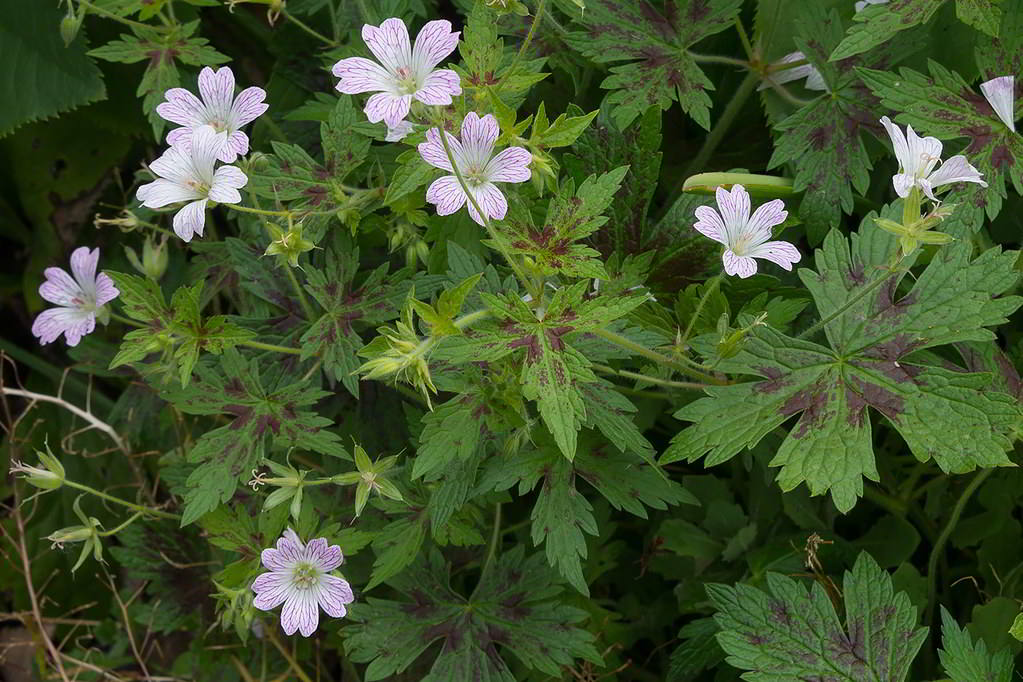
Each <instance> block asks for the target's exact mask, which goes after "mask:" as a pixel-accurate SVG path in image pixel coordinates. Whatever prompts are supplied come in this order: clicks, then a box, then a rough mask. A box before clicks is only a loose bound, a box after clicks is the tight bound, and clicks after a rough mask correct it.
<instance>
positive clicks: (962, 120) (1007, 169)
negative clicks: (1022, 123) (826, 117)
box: [859, 61, 1023, 219]
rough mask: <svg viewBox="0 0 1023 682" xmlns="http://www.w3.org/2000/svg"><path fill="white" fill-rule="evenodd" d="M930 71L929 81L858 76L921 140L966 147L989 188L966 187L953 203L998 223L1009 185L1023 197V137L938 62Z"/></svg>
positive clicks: (871, 73) (915, 75) (911, 75)
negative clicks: (924, 137) (923, 137)
mask: <svg viewBox="0 0 1023 682" xmlns="http://www.w3.org/2000/svg"><path fill="white" fill-rule="evenodd" d="M929 66H930V73H931V75H930V77H927V76H925V75H924V74H922V73H919V72H917V71H914V70H912V69H909V68H902V69H900V70H899V73H898V74H895V73H892V72H890V71H875V70H869V69H860V70H859V73H860V76H861V77H862V78H863V81H864V82H865V83H866V84H867V85H868V86H869V87H870V89H871V90H873V91H874V94H875V95H877V96H878V97H880V98H881V101H882V102H883V103H884V105H885V106H886V107H889V108H890V109H891V110H892V111H897V112H900V113H899V114H898V116H896V121H898V122H900V123H909V124H911V125H912V126H913V127H914V129H915V130H917V132H918V133H920V134H921V135H934V136H935V137H938V138H940V139H943V140H952V139H966V140H967V141H968V145H967V147H966V149H965V150H963V154H964V155H965V156H966V159H967V161H969V162H970V163H971V164H973V165H974V166H976V168H977V170H979V171H980V172H981V173H983V175H984V180H985V181H986V182H987V187H984V186H982V185H980V184H977V183H963V185H964V188H963V189H961V190H957V191H956V192H955V199H954V201H955V202H959V201H960V200H961V201H963V202H964V203H967V204H969V205H970V206H972V207H973V208H974V209H975V210H976V211H978V212H979V211H980V210H984V211H986V212H987V215H988V217H989V218H991V219H994V218H995V216H997V215H998V213H999V212H1000V211H1001V208H1002V201H1003V200H1004V199H1005V196H1006V182H1007V181H1011V182H1012V185H1013V187H1014V188H1015V189H1016V191H1017V192H1023V137H1021V136H1020V135H1019V134H1018V133H1014V132H1013V131H1012V130H1010V129H1009V128H1008V126H1006V125H1005V124H1004V123H1003V122H1002V121H1001V119H999V118H998V115H997V114H995V112H994V110H993V109H992V108H991V106H990V105H989V104H988V103H987V101H986V100H985V99H984V98H983V97H982V96H981V95H979V94H977V93H976V92H974V90H973V88H972V87H971V86H970V84H969V83H967V82H966V81H965V80H964V79H963V77H962V76H960V75H959V74H957V73H956V72H954V71H950V70H949V69H946V68H945V67H944V66H942V65H941V64H938V63H937V62H934V61H932V62H930V64H929ZM999 75H1004V74H999ZM945 156H948V155H947V154H945Z"/></svg>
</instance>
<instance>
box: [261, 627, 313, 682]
mask: <svg viewBox="0 0 1023 682" xmlns="http://www.w3.org/2000/svg"><path fill="white" fill-rule="evenodd" d="M266 634H267V638H268V639H269V640H270V642H271V643H272V644H273V645H274V646H275V647H277V651H279V652H280V654H281V656H283V657H284V660H285V661H287V662H288V665H289V666H291V670H292V672H294V673H295V676H296V677H298V679H299V680H301V681H302V682H313V681H312V679H311V678H310V677H309V675H307V674H306V672H305V671H304V670H302V666H300V665H299V664H298V661H296V660H295V657H294V656H292V655H291V652H290V651H288V648H287V647H286V646H284V644H283V643H281V640H280V639H278V638H277V633H276V632H274V630H273V628H272V627H268V628H266Z"/></svg>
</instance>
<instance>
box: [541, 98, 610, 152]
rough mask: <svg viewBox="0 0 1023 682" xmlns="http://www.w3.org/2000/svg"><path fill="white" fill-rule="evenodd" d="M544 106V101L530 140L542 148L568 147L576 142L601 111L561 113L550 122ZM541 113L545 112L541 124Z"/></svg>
mask: <svg viewBox="0 0 1023 682" xmlns="http://www.w3.org/2000/svg"><path fill="white" fill-rule="evenodd" d="M543 106H544V105H543V102H541V103H540V108H539V110H538V112H537V114H536V121H537V123H534V124H533V130H532V131H531V133H530V137H529V142H530V143H531V144H535V145H537V146H538V147H540V148H541V149H550V148H553V147H567V146H569V145H570V144H572V143H574V142H575V141H576V140H577V139H578V138H579V136H580V135H582V134H583V132H584V131H585V130H586V128H588V127H589V125H590V122H591V121H592V120H593V119H594V118H595V117H596V115H597V114H598V113H599V112H600V110H599V109H598V110H596V111H591V112H590V113H588V114H583V115H582V116H569V115H568V114H567V113H565V114H561V115H560V116H558V117H557V118H556V119H554V121H553V122H551V123H549V124H548V122H547V118H546V111H544V108H543ZM541 113H543V114H544V117H543V119H542V121H543V124H542V125H539V124H538V123H539V121H540V120H541V119H540V116H541Z"/></svg>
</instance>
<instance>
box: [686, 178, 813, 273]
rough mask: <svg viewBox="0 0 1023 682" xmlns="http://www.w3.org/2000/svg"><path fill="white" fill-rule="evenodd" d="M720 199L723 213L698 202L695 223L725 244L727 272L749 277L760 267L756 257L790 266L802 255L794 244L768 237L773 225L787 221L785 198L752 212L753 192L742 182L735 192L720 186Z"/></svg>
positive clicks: (719, 204)
mask: <svg viewBox="0 0 1023 682" xmlns="http://www.w3.org/2000/svg"><path fill="white" fill-rule="evenodd" d="M717 203H718V211H720V213H719V212H718V211H715V210H714V209H713V208H711V207H710V206H698V207H697V208H696V218H697V221H696V223H695V224H694V225H693V227H694V228H696V230H697V231H698V232H700V233H701V234H703V235H704V236H707V237H710V238H711V239H713V240H714V241H716V242H719V243H721V244H724V245H725V253H724V255H723V256H722V260H723V261H724V265H725V273H727V274H729V275H739V277H742V278H744V279H745V278H746V277H749V276H750V275H753V274H754V273H756V271H757V262H756V261H755V260H753V259H754V258H764V259H766V260H769V261H771V262H773V263H777V264H778V265H780V266H781V267H783V268H784V269H786V270H791V269H792V264H793V263H798V262H799V259H800V258H802V256H801V255H800V253H799V250H798V249H796V247H795V246H793V245H792V244H790V243H788V242H781V241H774V242H772V241H768V240H769V239H770V238H771V228H772V227H774V226H775V225H781V224H782V223H783V222H785V217H786V216H787V215H788V211H786V210H785V204H784V203H783V202H782V200H781V199H774V200H773V201H768V202H767V203H766V204H764V205H763V206H761V207H760V208H758V209H757V210H756V211H754V212H753V215H752V216H751V215H750V199H749V193H748V192H747V191H746V188H745V187H743V186H742V185H733V186H732V191H731V192H729V191H728V190H726V189H725V188H724V187H718V189H717Z"/></svg>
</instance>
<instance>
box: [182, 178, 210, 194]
mask: <svg viewBox="0 0 1023 682" xmlns="http://www.w3.org/2000/svg"><path fill="white" fill-rule="evenodd" d="M185 184H186V185H188V186H189V187H190V188H192V189H194V190H195V191H196V192H198V193H199V194H201V195H202V196H206V195H207V194H209V193H210V187H209V185H207V184H206V183H203V182H198V181H196V180H185Z"/></svg>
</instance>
